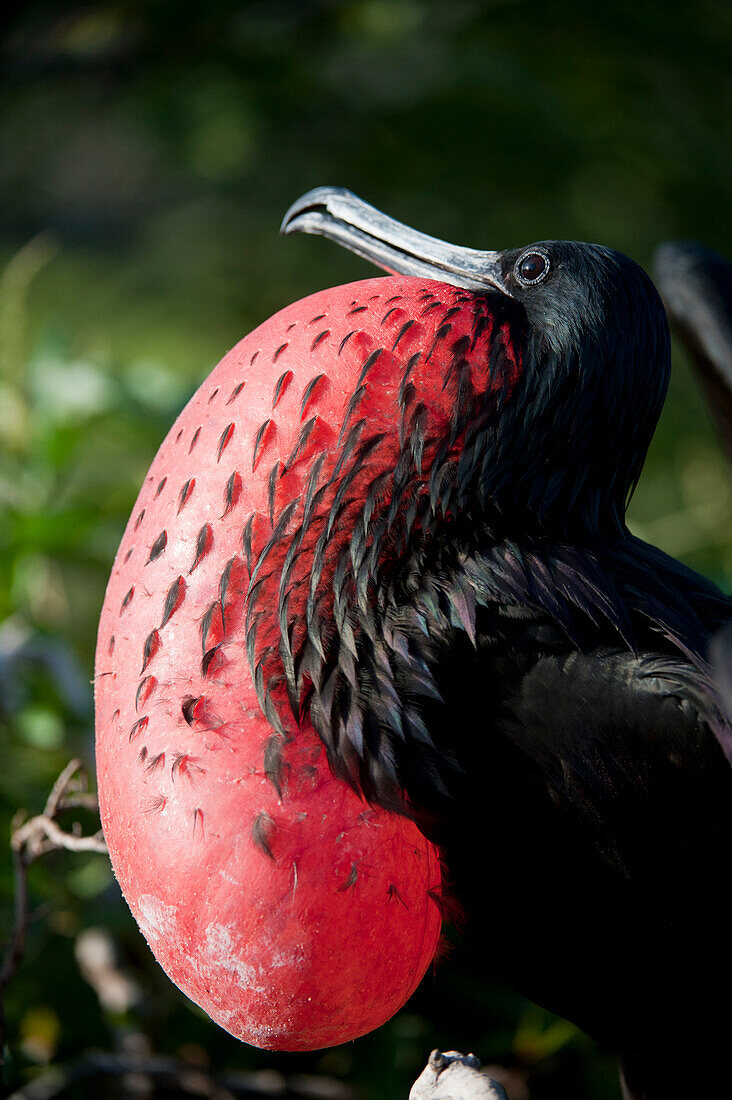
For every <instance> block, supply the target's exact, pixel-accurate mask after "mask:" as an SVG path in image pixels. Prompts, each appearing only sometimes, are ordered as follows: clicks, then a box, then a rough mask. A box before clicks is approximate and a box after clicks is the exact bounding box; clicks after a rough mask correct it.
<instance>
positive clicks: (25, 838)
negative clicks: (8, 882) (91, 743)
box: [0, 760, 107, 1065]
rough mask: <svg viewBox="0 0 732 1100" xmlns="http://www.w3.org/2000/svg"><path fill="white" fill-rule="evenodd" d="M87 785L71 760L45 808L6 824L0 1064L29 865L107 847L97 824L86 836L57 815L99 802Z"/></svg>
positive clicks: (21, 941) (22, 933) (24, 920)
mask: <svg viewBox="0 0 732 1100" xmlns="http://www.w3.org/2000/svg"><path fill="white" fill-rule="evenodd" d="M87 785H88V779H87V772H86V768H85V767H84V764H83V762H82V761H81V760H71V761H69V763H68V764H67V765H66V767H65V768H64V770H63V771H62V772H61V774H60V775H59V777H58V779H57V780H56V782H55V783H54V785H53V787H52V788H51V792H50V794H49V796H48V798H47V799H46V805H45V808H44V811H43V813H42V814H39V815H38V816H37V817H32V818H30V820H26V813H25V811H24V810H19V811H18V813H17V814H16V815H15V817H14V818H13V821H12V824H11V827H10V847H11V850H12V853H13V876H14V887H15V896H14V906H13V909H14V912H13V927H12V929H11V933H10V940H9V943H8V946H7V948H6V950H5V954H4V956H3V960H2V966H0V1065H2V1064H3V1061H4V1055H3V1052H4V1048H5V1035H6V1020H5V1007H4V1002H5V991H6V990H7V988H8V985H9V984H10V982H11V980H12V978H13V976H14V975H15V972H16V970H17V969H18V966H19V965H20V962H21V960H22V958H23V952H24V950H25V937H26V933H27V930H28V923H29V909H28V868H29V867H30V865H31V864H32V863H34V862H35V860H37V859H39V858H40V857H41V856H44V855H46V854H47V853H48V852H52V851H58V850H59V849H65V850H66V851H70V852H101V853H106V851H107V846H106V844H105V843H104V840H103V838H102V833H101V830H99V831H97V832H96V833H94V834H93V835H91V836H87V835H84V834H83V833H82V831H81V826H80V825H79V823H78V822H74V824H73V825H72V827H71V832H66V831H65V830H64V829H62V828H61V826H60V825H59V824H58V822H57V820H56V819H57V818H58V816H59V815H60V814H62V813H64V812H65V811H67V810H72V809H85V810H95V809H97V808H98V803H97V800H96V796H95V795H93V794H91V792H89V791H88V790H87V789H86V788H87Z"/></svg>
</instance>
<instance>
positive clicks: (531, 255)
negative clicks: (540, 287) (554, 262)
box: [516, 252, 549, 286]
mask: <svg viewBox="0 0 732 1100" xmlns="http://www.w3.org/2000/svg"><path fill="white" fill-rule="evenodd" d="M548 274H549V257H548V256H547V254H546V252H525V253H524V254H523V256H521V258H520V259H519V260H518V262H517V264H516V278H517V279H518V281H519V282H520V283H521V285H522V286H533V285H534V284H535V283H540V282H541V280H542V279H545V278H546V277H547V275H548Z"/></svg>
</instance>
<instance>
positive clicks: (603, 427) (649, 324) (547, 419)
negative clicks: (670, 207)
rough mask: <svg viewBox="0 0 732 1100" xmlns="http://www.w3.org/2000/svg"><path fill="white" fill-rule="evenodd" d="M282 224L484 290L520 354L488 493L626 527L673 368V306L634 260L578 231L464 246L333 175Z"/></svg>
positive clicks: (516, 511)
mask: <svg viewBox="0 0 732 1100" xmlns="http://www.w3.org/2000/svg"><path fill="white" fill-rule="evenodd" d="M282 231H283V232H284V233H292V232H305V233H316V234H320V235H322V236H325V237H329V238H330V239H332V240H334V241H337V242H338V243H339V244H342V245H344V246H345V247H346V248H349V249H350V250H351V251H353V252H356V253H357V254H358V255H360V256H363V257H364V258H365V259H368V260H370V261H371V262H373V263H375V264H377V265H378V266H380V267H382V268H384V269H385V270H387V271H389V272H392V273H395V274H401V275H408V276H413V277H415V278H417V279H420V278H421V279H423V280H430V281H431V280H435V279H436V280H439V281H441V282H444V283H447V284H450V285H452V286H455V287H459V288H463V290H464V291H465V292H466V294H467V297H468V298H474V299H475V301H476V302H477V301H478V300H480V302H481V308H482V310H483V312H484V314H485V313H486V312H487V313H488V314H489V315H490V316H491V317H492V318H493V319H494V320H495V321H497V322H498V323H497V324H496V325H495V331H500V332H502V333H503V336H504V338H505V339H507V340H508V341H509V342H510V345H511V354H512V356H513V358H514V360H515V362H516V363H517V364H518V365H519V371H518V374H517V376H516V377H515V378H514V379H513V380H512V384H511V386H510V393H508V392H503V393H499V394H497V393H496V389H495V387H492V388H491V390H490V394H491V400H492V401H493V403H494V411H493V415H492V416H486V418H485V422H484V434H485V442H486V445H487V447H488V449H489V451H491V452H492V453H491V454H490V455H489V456H488V461H486V455H485V447H484V448H483V457H482V473H481V477H480V486H479V496H480V497H481V503H482V504H483V505H484V506H486V507H488V508H489V509H491V508H495V509H497V511H498V512H499V513H500V514H502V515H504V516H509V517H517V518H519V521H520V523H521V524H522V525H526V524H528V525H529V526H531V525H532V524H534V523H537V522H538V524H539V525H540V527H542V528H545V527H548V528H550V529H552V530H556V529H557V528H560V529H565V530H574V529H578V528H579V529H583V528H584V529H590V530H591V531H596V530H600V529H613V528H615V529H618V528H620V527H622V525H623V523H624V515H625V508H626V506H627V502H628V499H629V497H630V494H631V493H632V490H633V488H634V487H635V484H636V481H637V479H638V476H639V474H640V471H641V468H642V465H643V461H644V459H645V455H646V451H647V448H648V445H649V443H650V439H651V436H652V434H653V431H654V429H655V426H656V422H657V420H658V416H659V414H660V411H661V407H662V404H663V400H664V397H665V393H666V389H667V385H668V376H669V369H670V353H669V335H668V325H667V322H666V316H665V313H664V310H663V306H662V304H661V301H660V298H659V296H658V294H657V292H656V290H655V288H654V286H653V284H652V282H651V280H650V279H649V278H648V276H647V275H646V274H645V272H644V271H643V270H642V269H641V268H640V267H638V265H637V264H635V263H634V262H633V261H632V260H630V259H628V258H627V257H626V256H623V255H622V254H620V253H619V252H616V251H614V250H613V249H610V248H606V247H603V246H601V245H594V244H582V243H578V242H574V241H541V242H538V243H536V244H532V245H528V246H526V247H524V248H518V249H508V250H505V251H502V252H495V251H480V250H477V249H472V248H462V247H456V246H454V245H451V244H447V243H446V242H444V241H440V240H437V239H436V238H434V237H429V236H427V235H426V234H423V233H419V232H416V231H415V230H413V229H409V228H407V227H406V226H404V225H402V224H401V223H400V222H397V221H395V220H394V219H392V218H389V217H386V216H385V215H383V214H381V213H380V212H379V211H377V210H375V209H374V208H373V207H372V206H369V205H368V204H367V203H364V202H363V201H362V200H361V199H359V198H357V197H356V196H355V195H353V194H351V193H350V192H348V191H345V190H342V189H340V188H330V187H320V188H316V189H315V190H313V191H310V192H308V193H307V194H306V195H304V196H303V197H302V198H301V199H299V200H298V201H297V202H296V203H295V204H294V205H293V206H292V207H291V208H290V210H289V211H288V212H287V214H286V215H285V219H284V221H283V225H282Z"/></svg>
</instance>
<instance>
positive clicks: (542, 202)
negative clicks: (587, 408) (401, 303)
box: [0, 0, 732, 1100]
mask: <svg viewBox="0 0 732 1100" xmlns="http://www.w3.org/2000/svg"><path fill="white" fill-rule="evenodd" d="M3 19H4V28H3V38H2V53H1V55H0V65H1V70H0V71H1V74H2V105H1V107H0V149H1V150H2V156H0V259H3V261H4V263H3V274H2V276H1V278H0V810H1V814H2V822H3V825H2V828H3V834H4V835H6V836H7V831H8V828H9V822H10V818H11V816H12V814H13V812H14V811H15V809H16V808H17V807H19V806H26V807H27V808H28V809H29V810H30V811H31V812H38V811H39V810H40V808H41V807H42V805H43V802H44V799H45V795H46V793H47V791H48V789H49V787H50V785H51V783H52V781H53V779H54V778H55V775H56V774H57V773H58V772H59V771H60V769H61V767H62V766H63V765H64V764H65V763H66V761H67V760H68V758H69V757H70V756H71V755H74V754H81V755H82V756H84V757H85V758H86V759H87V760H88V761H91V759H92V756H93V740H92V738H93V733H92V713H91V688H90V680H91V677H92V670H93V647H94V636H95V624H96V618H97V615H98V611H99V608H100V606H101V601H102V597H103V592H104V585H105V582H106V577H107V575H108V572H109V568H110V565H111V561H112V558H113V555H114V552H115V549H116V545H117V542H118V540H119V538H120V535H121V533H122V530H123V527H124V524H125V522H126V518H127V515H128V514H129V512H130V510H131V507H132V504H133V501H134V497H135V495H136V491H137V487H138V486H139V484H140V482H141V480H142V477H143V475H144V473H145V471H146V468H147V465H148V463H149V461H150V460H151V458H152V456H153V454H154V452H155V449H156V447H157V445H158V443H159V441H160V440H161V439H162V437H163V435H164V434H165V431H166V430H167V427H168V426H169V424H170V422H171V420H172V419H173V418H174V416H175V415H176V413H177V412H178V410H179V409H180V408H181V406H182V405H183V404H184V402H185V400H186V399H187V397H188V395H189V394H190V393H191V392H192V391H193V390H194V389H195V388H196V386H197V385H198V384H199V382H200V381H201V380H202V379H203V378H204V377H205V375H206V374H207V372H208V371H209V369H210V368H211V367H212V366H213V364H214V363H215V362H216V361H217V359H219V358H220V357H221V355H222V354H223V352H224V351H225V350H226V349H227V348H228V347H229V346H230V345H231V344H233V343H234V342H235V341H236V340H237V339H238V338H239V337H240V336H241V335H243V334H244V333H245V332H246V331H247V330H249V329H250V328H252V327H253V326H254V325H256V324H257V323H258V322H259V321H261V320H263V319H264V318H265V317H266V316H268V315H269V314H270V313H271V312H273V311H274V310H276V309H277V308H279V307H281V306H283V305H285V304H287V303H288V302H290V301H292V300H293V299H295V298H298V297H301V296H302V295H304V294H307V293H309V292H312V291H315V290H318V289H320V288H322V287H323V286H326V285H330V284H336V283H341V282H346V281H348V280H350V279H354V278H360V277H364V276H367V275H369V274H370V271H369V269H368V268H367V267H366V265H364V264H362V263H361V262H360V261H359V260H357V259H356V258H355V257H353V256H351V255H348V254H346V253H344V252H342V251H340V250H338V249H336V248H334V247H333V246H332V245H329V244H327V243H326V242H323V241H319V240H313V239H297V238H295V239H288V240H287V241H281V240H279V239H278V237H277V227H278V224H279V220H280V218H281V216H282V214H283V213H284V211H285V209H286V208H287V206H288V205H289V204H290V202H291V201H292V200H293V199H295V198H296V197H297V196H298V195H300V194H301V193H302V192H303V191H305V190H307V189H308V188H310V187H312V186H315V185H318V184H323V183H333V184H342V185H346V186H349V187H351V188H352V189H354V190H356V191H357V192H359V193H360V194H362V195H363V196H364V197H365V198H368V199H370V200H371V201H373V202H374V203H376V204H377V205H379V206H380V207H381V208H382V209H384V210H387V211H388V212H390V213H392V214H394V215H395V216H397V217H401V218H402V219H404V220H405V221H407V222H408V223H410V224H413V225H415V226H417V227H419V228H422V229H424V230H426V231H428V232H431V233H433V234H435V235H438V236H443V237H446V238H448V239H451V240H454V241H456V242H460V243H467V244H471V245H473V246H476V247H498V248H500V247H506V246H509V245H513V244H520V243H524V242H528V241H531V240H536V239H542V238H547V237H567V238H579V239H590V240H598V241H602V242H604V243H607V244H611V245H613V246H615V247H617V248H620V249H621V250H623V251H625V252H628V253H629V254H631V255H632V256H634V257H635V258H636V259H638V260H639V261H640V262H641V263H643V264H645V265H648V264H649V263H650V258H651V255H652V251H653V249H654V247H655V245H656V244H657V243H659V242H660V241H661V240H664V239H668V238H673V237H679V236H682V237H694V238H697V239H700V240H703V241H705V242H706V243H708V244H710V245H712V246H713V247H716V248H718V249H720V250H721V251H723V252H726V253H727V254H730V253H732V239H730V235H731V233H732V227H731V226H730V220H729V209H730V204H729V198H730V192H729V188H730V183H729V181H730V179H732V141H731V140H730V136H731V135H730V75H729V72H730V70H729V54H730V47H731V46H732V8H730V6H729V5H728V4H726V3H724V0H697V2H696V3H695V4H694V5H693V7H689V6H688V5H687V4H683V3H680V2H679V0H668V2H666V3H664V4H660V3H657V2H652V0H633V2H630V0H620V2H617V3H612V4H608V5H603V6H602V7H600V6H590V7H588V6H587V5H586V4H584V3H580V2H579V0H570V2H564V3H560V2H558V0H541V2H533V3H532V2H529V0H523V2H521V0H513V2H512V0H492V2H484V3H481V2H478V0H450V2H446V0H357V2H347V0H309V2H308V0H270V2H264V0H260V2H248V3H247V2H240V3H230V2H216V0H209V3H207V4H205V5H201V4H192V3H190V2H189V0H177V2H175V3H173V2H172V0H150V2H147V3H139V2H134V0H108V2H101V0H89V2H87V3H78V4H73V3H66V4H64V3H60V2H58V0H46V2H44V3H41V2H34V0H31V2H28V3H26V4H24V5H22V6H20V7H19V8H18V10H16V11H15V13H14V14H6V15H5V16H4V17H3ZM632 522H633V525H634V527H635V528H636V530H637V531H638V532H639V533H640V534H642V535H643V536H644V537H646V538H648V539H650V540H651V541H654V542H657V543H659V544H660V545H661V546H663V548H664V549H666V550H667V551H669V552H671V553H673V554H676V555H678V556H681V557H683V558H684V559H685V560H686V561H688V562H689V563H690V564H691V565H693V566H695V567H697V568H699V569H701V570H703V571H705V572H707V573H709V574H711V575H713V576H714V577H715V578H716V579H717V580H719V581H720V582H721V583H724V582H725V579H727V578H728V577H729V575H730V573H731V572H732V507H731V506H730V499H729V480H728V474H727V471H726V469H725V467H724V465H723V462H722V459H721V457H720V455H719V452H718V450H717V446H716V443H715V441H714V439H713V437H712V435H711V432H710V429H709V425H708V421H707V416H706V413H705V410H704V407H703V403H702V401H701V399H700V397H699V396H698V394H697V391H696V388H695V386H694V383H693V381H692V379H691V377H690V375H689V373H688V370H687V368H686V365H685V363H684V361H683V358H682V356H681V355H680V354H678V349H677V354H676V362H675V371H674V379H673V384H672V390H671V395H670V398H669V402H668V405H667V408H666V411H665V413H664V416H663V420H662V424H661V427H660V429H659V432H658V435H657V437H656V440H655V442H654V444H653V448H652V452H651V455H650V458H649V462H648V465H647V469H646V472H645V475H644V478H643V479H642V482H641V485H640V487H639V490H638V492H637V495H636V498H635V501H634V503H633V506H632ZM4 843H5V842H4V841H2V842H0V851H2V846H3V844H4ZM480 871H481V873H483V874H486V875H488V876H489V875H490V850H489V846H488V845H487V848H486V865H485V867H484V868H481V869H480ZM31 886H32V899H33V902H34V906H35V907H36V908H35V910H34V912H35V917H34V920H33V923H32V926H31V929H30V933H29V938H28V949H27V954H26V958H25V961H24V963H23V966H22V968H21V970H20V973H19V974H18V976H17V978H16V980H15V981H14V983H13V985H12V987H11V993H10V997H9V1002H8V1012H9V1016H10V1021H11V1042H12V1048H13V1055H12V1061H11V1063H10V1065H9V1068H8V1070H7V1072H6V1083H7V1084H8V1085H10V1084H15V1085H17V1084H18V1082H20V1081H22V1080H24V1079H26V1078H27V1077H28V1076H29V1075H32V1074H33V1073H35V1072H37V1070H38V1069H39V1067H42V1066H43V1065H45V1064H47V1063H49V1062H54V1061H63V1060H68V1059H70V1058H73V1057H75V1056H77V1055H78V1054H79V1053H80V1052H82V1051H83V1050H85V1049H88V1048H89V1047H92V1046H98V1047H103V1048H106V1049H112V1048H114V1047H115V1046H119V1045H120V1044H121V1043H122V1044H123V1043H124V1041H125V1036H128V1037H129V1036H130V1035H138V1036H139V1034H140V1033H142V1034H144V1035H145V1036H147V1038H148V1041H149V1043H150V1044H151V1045H152V1047H153V1048H154V1049H155V1050H157V1051H160V1052H171V1053H176V1052H180V1051H183V1052H184V1053H185V1052H186V1051H187V1052H188V1054H190V1052H191V1051H194V1052H197V1053H196V1057H204V1058H208V1059H210V1060H211V1062H212V1064H213V1065H215V1066H218V1067H247V1066H249V1067H261V1066H265V1065H278V1066H280V1067H283V1066H284V1068H285V1069H286V1070H290V1069H292V1070H300V1069H303V1068H304V1069H307V1070H308V1071H313V1070H322V1071H323V1072H329V1073H332V1074H334V1075H335V1076H343V1077H345V1078H347V1079H348V1080H350V1081H351V1082H352V1083H353V1084H355V1085H357V1086H358V1087H359V1088H360V1089H361V1090H362V1094H363V1095H364V1096H366V1097H376V1096H379V1097H382V1098H385V1100H390V1098H392V1097H393V1098H396V1097H404V1096H406V1094H407V1091H408V1084H409V1082H410V1081H411V1080H412V1079H413V1078H414V1076H415V1075H416V1073H417V1072H418V1070H419V1068H420V1066H421V1064H422V1063H423V1062H424V1059H425V1057H426V1054H427V1053H428V1051H429V1049H430V1048H431V1047H432V1046H435V1045H443V1046H446V1047H450V1046H455V1045H458V1046H461V1047H464V1048H465V1047H469V1048H471V1049H474V1050H475V1051H476V1052H477V1053H479V1054H480V1055H481V1056H482V1057H483V1058H484V1060H487V1061H490V1060H491V1059H494V1058H504V1059H506V1058H514V1059H516V1060H519V1061H523V1062H524V1063H525V1064H529V1065H533V1066H535V1070H534V1085H533V1091H532V1097H533V1098H534V1100H541V1098H542V1097H554V1096H560V1095H561V1096H562V1097H564V1098H565V1100H571V1098H572V1097H575V1096H577V1097H579V1096H584V1095H592V1096H593V1097H597V1098H599V1100H601V1098H602V1097H608V1098H609V1097H616V1096H617V1095H618V1093H617V1085H616V1083H615V1076H614V1069H613V1066H612V1062H611V1060H610V1059H609V1058H608V1057H606V1056H605V1055H604V1054H602V1053H601V1052H598V1051H597V1050H596V1049H595V1048H594V1046H593V1045H592V1044H591V1043H589V1041H587V1040H585V1039H584V1038H583V1037H582V1036H580V1035H578V1034H577V1033H576V1031H575V1030H574V1029H573V1028H571V1027H569V1026H567V1025H565V1024H564V1023H563V1022H561V1021H556V1020H554V1019H553V1018H551V1017H550V1016H548V1014H546V1013H544V1012H541V1011H539V1010H538V1009H536V1008H534V1007H532V1006H530V1005H527V1004H526V1003H525V1002H524V1001H523V1000H522V999H521V998H519V997H517V996H515V995H514V994H511V993H509V992H507V991H505V990H502V989H500V988H497V987H496V988H494V987H491V988H485V987H483V986H481V985H479V984H477V983H476V982H475V980H474V979H473V978H472V976H471V971H470V966H469V961H467V960H464V959H462V958H461V955H460V949H459V947H458V948H457V949H456V951H455V954H454V956H453V959H452V961H451V962H450V963H448V964H446V965H443V966H442V967H441V968H440V969H439V971H438V974H437V977H436V978H435V979H434V980H433V979H427V981H426V982H425V983H424V984H423V988H422V989H421V990H420V991H419V992H418V994H417V995H416V997H415V998H414V1000H413V1001H412V1002H411V1004H410V1006H409V1009H408V1011H406V1012H404V1013H402V1014H401V1015H400V1016H399V1017H397V1019H395V1020H394V1021H393V1022H392V1023H390V1024H389V1025H388V1026H387V1027H385V1028H383V1029H381V1031H379V1032H378V1033H377V1034H375V1035H373V1036H370V1037H367V1038H366V1039H363V1040H361V1041H359V1042H358V1043H354V1044H351V1045H350V1046H348V1047H347V1048H342V1049H338V1050H334V1051H330V1052H325V1053H320V1054H315V1055H312V1056H308V1057H304V1056H299V1057H296V1056H286V1057H279V1058H277V1057H275V1056H272V1055H264V1054H261V1053H259V1052H256V1051H254V1050H252V1049H251V1048H247V1047H245V1046H243V1045H241V1044H238V1043H235V1042H234V1040H232V1039H230V1038H229V1037H227V1036H226V1035H225V1034H224V1033H223V1032H221V1031H220V1030H219V1029H217V1028H215V1027H214V1026H213V1025H212V1024H210V1023H209V1022H208V1021H207V1020H206V1019H205V1018H204V1017H203V1016H202V1015H201V1013H199V1012H198V1011H197V1010H194V1009H192V1008H191V1007H190V1006H189V1005H188V1004H187V1002H185V1001H184V999H183V998H182V996H180V995H179V994H178V993H177V991H175V990H174V989H173V987H172V986H171V985H170V983H168V982H167V980H166V979H165V978H164V976H163V975H162V974H161V973H160V972H159V971H158V969H157V968H156V967H155V966H154V965H153V964H152V963H151V959H150V956H149V953H148V951H147V948H146V947H145V945H144V943H143V942H142V941H141V939H140V936H139V934H138V933H137V931H136V929H135V928H134V926H133V924H132V921H131V918H130V917H129V915H128V914H127V911H126V908H125V907H124V905H123V903H122V902H121V900H120V898H119V894H118V892H117V890H116V887H115V886H114V884H113V883H112V881H111V875H110V872H109V870H108V867H107V865H106V863H105V862H104V860H103V859H100V857H98V856H84V857H80V856H76V857H72V856H70V855H66V854H64V855H57V856H54V857H51V858H49V859H48V860H47V862H46V863H45V864H43V865H38V866H36V867H35V868H34V869H33V873H32V878H31ZM0 888H1V890H2V895H1V898H0V901H1V903H2V920H3V925H7V924H8V923H9V920H10V911H11V900H12V891H11V880H10V867H9V859H8V860H5V859H3V858H2V856H0ZM500 891H501V884H500V883H497V884H496V892H497V893H498V894H500ZM505 903H506V904H510V898H507V899H505ZM537 920H538V921H539V922H540V917H537ZM92 926H99V927H102V928H104V929H106V930H107V932H108V933H109V934H110V935H111V936H112V937H113V940H114V943H115V944H116V947H117V950H118V951H119V953H120V957H121V959H122V960H123V963H124V967H125V968H126V971H127V972H129V974H131V975H133V978H134V982H135V983H137V986H138V987H139V990H140V991H141V994H140V996H139V997H138V998H137V999H135V998H132V1000H131V1001H130V1003H129V1005H128V1006H127V1008H126V1009H125V1010H124V1011H119V1010H117V1011H116V1012H115V1011H113V1010H112V1009H110V1008H109V1006H107V1007H106V1008H104V1007H102V1006H100V1004H99V1001H98V999H97V997H96V995H95V993H94V992H93V990H92V988H91V986H90V985H89V984H88V983H87V982H86V981H85V979H84V977H83V976H82V974H81V971H80V967H79V965H78V962H77V960H76V957H75V953H74V945H75V943H78V937H79V935H80V934H81V933H82V932H83V930H84V929H88V928H89V927H92ZM486 934H487V935H490V930H489V929H488V930H487V931H486ZM495 949H496V951H497V952H500V949H501V945H500V944H496V945H495ZM548 950H551V945H548ZM204 1051H205V1054H204V1053H203V1052H204Z"/></svg>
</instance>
